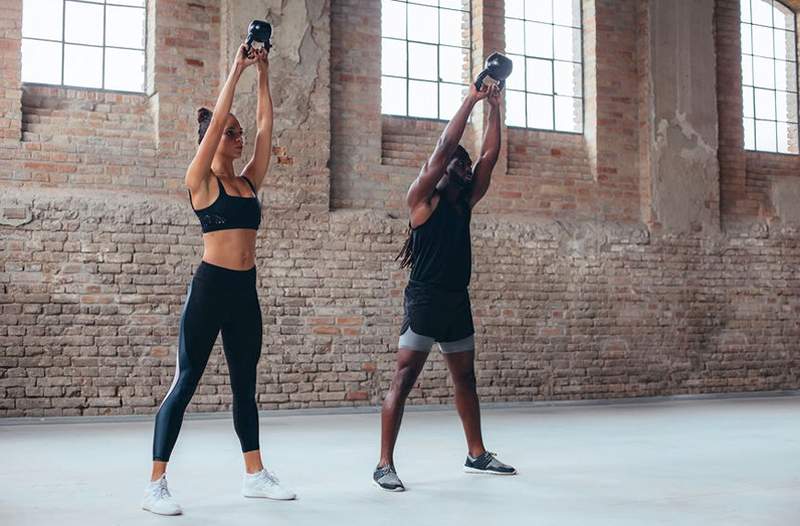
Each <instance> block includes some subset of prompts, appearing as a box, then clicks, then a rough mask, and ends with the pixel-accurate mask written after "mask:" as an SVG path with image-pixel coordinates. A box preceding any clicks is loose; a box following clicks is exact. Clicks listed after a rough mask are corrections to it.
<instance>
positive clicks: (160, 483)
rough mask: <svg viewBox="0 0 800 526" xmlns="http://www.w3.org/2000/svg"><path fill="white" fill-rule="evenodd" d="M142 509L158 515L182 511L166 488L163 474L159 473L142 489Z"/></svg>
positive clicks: (175, 513)
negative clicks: (159, 476)
mask: <svg viewBox="0 0 800 526" xmlns="http://www.w3.org/2000/svg"><path fill="white" fill-rule="evenodd" d="M142 509H143V510H147V511H150V512H152V513H157V514H159V515H180V514H181V513H183V511H182V510H181V507H180V506H178V504H177V503H176V502H175V501H174V500H172V495H170V493H169V489H168V488H167V477H166V476H165V475H161V478H160V479H158V480H154V481H152V482H150V484H148V485H147V487H146V488H145V490H144V500H142Z"/></svg>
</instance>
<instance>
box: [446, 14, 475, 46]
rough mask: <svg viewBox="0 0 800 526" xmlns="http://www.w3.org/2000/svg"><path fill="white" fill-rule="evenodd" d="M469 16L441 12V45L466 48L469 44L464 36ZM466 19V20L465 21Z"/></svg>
mask: <svg viewBox="0 0 800 526" xmlns="http://www.w3.org/2000/svg"><path fill="white" fill-rule="evenodd" d="M467 16H468V15H467V14H466V13H462V12H461V11H450V10H448V9H442V10H440V11H439V43H440V44H448V45H452V46H464V45H468V44H469V43H468V42H467V41H466V40H467V39H466V38H465V36H466V35H464V31H465V29H466V28H465V26H466V20H468V18H466V17H467ZM465 19H466V20H465Z"/></svg>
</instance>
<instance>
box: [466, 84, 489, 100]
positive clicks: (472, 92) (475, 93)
mask: <svg viewBox="0 0 800 526" xmlns="http://www.w3.org/2000/svg"><path fill="white" fill-rule="evenodd" d="M488 96H489V86H487V85H486V83H484V84H483V85H482V86H481V89H478V88H476V87H475V83H474V82H470V84H469V98H470V99H472V101H473V102H478V101H480V100H483V99H485V98H486V97H488Z"/></svg>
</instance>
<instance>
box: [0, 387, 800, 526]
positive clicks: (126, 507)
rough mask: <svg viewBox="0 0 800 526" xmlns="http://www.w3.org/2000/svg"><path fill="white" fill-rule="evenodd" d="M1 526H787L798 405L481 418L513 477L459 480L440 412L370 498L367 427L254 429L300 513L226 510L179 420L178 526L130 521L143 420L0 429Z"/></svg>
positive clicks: (366, 420)
mask: <svg viewBox="0 0 800 526" xmlns="http://www.w3.org/2000/svg"><path fill="white" fill-rule="evenodd" d="M1 424H2V421H0V451H2V464H3V466H2V470H0V524H2V525H4V526H10V525H19V524H26V525H27V524H31V525H33V524H35V525H41V524H51V523H56V521H57V523H58V524H60V525H72V524H81V525H86V524H102V525H111V524H120V525H129V524H137V525H147V524H166V523H167V522H169V523H174V524H184V525H188V524H191V525H204V524H220V525H222V524H225V525H228V524H238V525H249V524H269V525H283V524H287V525H288V524H291V525H306V524H314V525H320V524H346V525H362V524H363V525H370V526H375V525H379V524H404V523H408V522H409V521H410V522H412V523H413V526H421V525H428V524H442V525H449V524H458V525H459V526H467V525H471V524H476V525H477V524H479V525H482V526H483V525H495V524H504V523H505V524H525V525H528V524H531V525H533V524H535V525H550V524H552V525H559V526H563V525H573V524H575V525H615V526H622V525H647V526H650V525H659V524H670V525H680V526H688V525H704V526H709V525H726V526H732V525H759V526H763V525H773V524H774V525H781V526H791V525H797V524H800V398H798V397H779V398H756V399H734V400H700V401H696V400H695V401H679V402H660V403H647V404H641V403H638V404H624V405H603V406H556V407H532V408H512V409H487V410H486V411H485V413H484V429H485V435H486V439H487V445H488V446H489V448H490V449H491V450H495V451H497V452H498V453H499V456H500V458H501V459H503V460H505V461H507V462H510V463H514V464H515V465H516V466H517V467H518V469H519V471H520V475H519V476H517V477H490V476H480V475H467V474H464V473H463V472H462V471H461V464H462V462H463V460H464V452H465V448H464V442H463V438H462V434H461V429H460V424H459V422H458V419H457V416H456V415H455V414H454V412H453V411H435V412H409V413H407V414H406V417H405V420H404V426H403V429H402V432H401V436H400V443H399V449H398V454H397V457H396V462H397V465H398V469H399V473H400V475H401V477H402V478H403V480H404V481H405V483H406V485H407V486H408V489H409V491H407V492H406V493H400V494H394V493H386V492H382V491H380V490H378V489H377V488H375V487H374V486H372V485H371V483H370V482H371V479H370V475H371V472H372V468H373V466H374V464H375V461H376V458H377V446H378V427H379V421H378V415H377V414H334V415H299V416H298V415H290V416H267V417H264V418H262V420H261V433H262V444H264V445H265V447H264V450H265V453H266V461H267V463H268V465H269V467H271V468H272V469H273V470H275V471H276V472H277V473H278V475H279V476H280V477H281V478H282V480H283V481H285V482H286V483H287V484H288V485H291V487H293V488H294V489H295V490H296V491H297V492H298V494H299V495H300V500H298V501H296V502H274V501H263V500H254V499H244V498H242V497H241V496H239V493H238V491H239V485H240V474H241V471H242V465H241V457H240V453H239V451H238V443H237V441H236V439H235V436H234V434H233V429H232V425H231V422H230V421H229V420H228V419H213V420H208V419H205V420H199V419H198V420H187V421H186V422H185V424H184V428H183V431H182V434H181V437H180V440H179V442H178V447H177V449H176V452H175V454H174V455H173V459H172V460H173V461H172V464H171V468H170V472H169V480H170V486H171V488H172V492H173V495H174V496H175V497H176V498H177V499H178V501H179V502H180V503H181V505H182V506H183V507H184V511H185V514H184V515H183V516H182V517H177V518H165V517H156V516H152V515H150V514H148V513H145V512H143V511H141V510H139V499H140V495H141V491H142V488H143V485H144V483H145V480H146V477H147V475H148V470H149V465H148V460H149V459H148V457H149V449H150V440H151V433H152V427H151V422H149V421H146V422H143V421H133V422H131V421H125V422H105V423H78V424H51V425H48V424H33V425H1Z"/></svg>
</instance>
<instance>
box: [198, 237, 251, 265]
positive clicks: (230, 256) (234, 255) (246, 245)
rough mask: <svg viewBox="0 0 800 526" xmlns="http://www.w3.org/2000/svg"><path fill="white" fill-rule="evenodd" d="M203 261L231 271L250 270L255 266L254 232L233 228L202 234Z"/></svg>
mask: <svg viewBox="0 0 800 526" xmlns="http://www.w3.org/2000/svg"><path fill="white" fill-rule="evenodd" d="M203 261H205V262H206V263H211V264H212V265H216V266H218V267H223V268H227V269H231V270H250V269H251V268H253V267H254V266H255V264H256V231H255V230H251V229H249V228H234V229H231V230H218V231H216V232H209V233H207V234H203Z"/></svg>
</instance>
